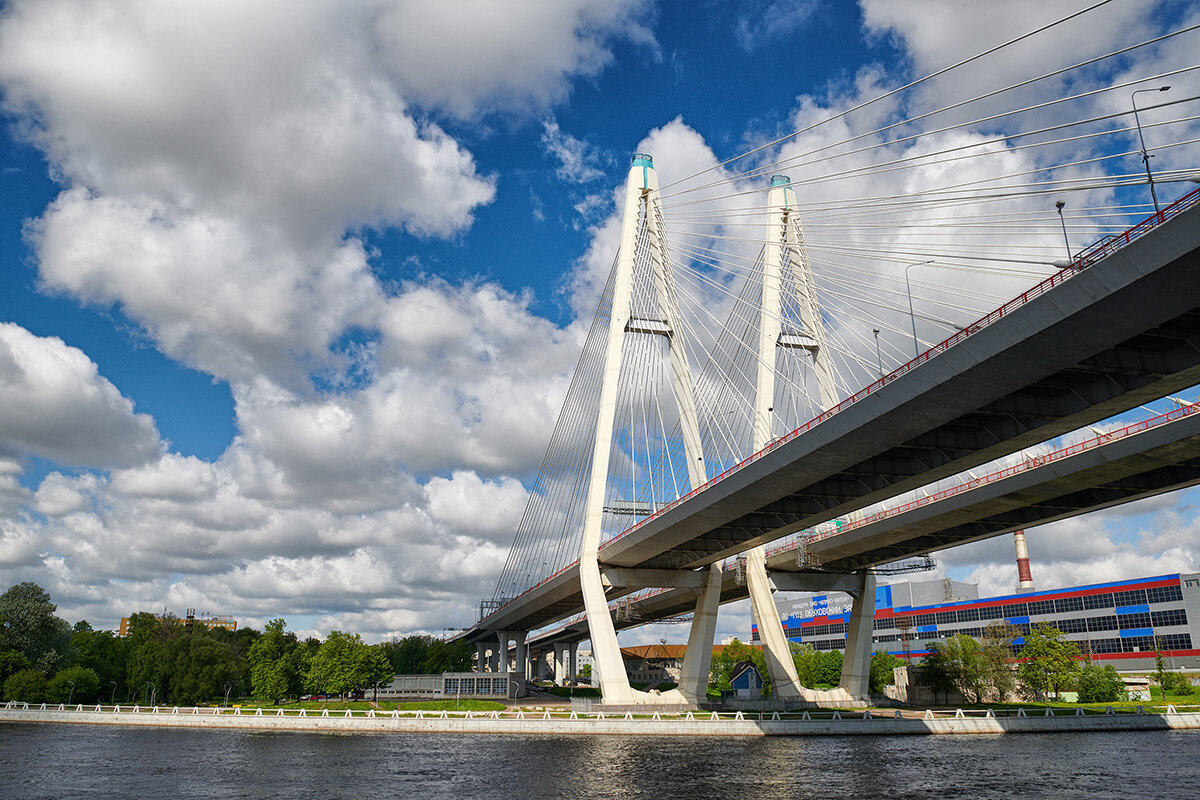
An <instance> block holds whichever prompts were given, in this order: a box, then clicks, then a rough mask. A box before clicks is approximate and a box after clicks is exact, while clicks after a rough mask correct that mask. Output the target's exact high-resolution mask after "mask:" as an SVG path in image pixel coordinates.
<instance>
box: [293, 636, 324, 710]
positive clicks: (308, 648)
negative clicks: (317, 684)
mask: <svg viewBox="0 0 1200 800" xmlns="http://www.w3.org/2000/svg"><path fill="white" fill-rule="evenodd" d="M320 649H321V640H320V639H317V638H316V637H313V636H310V637H308V638H307V639H305V640H304V641H303V642H297V643H296V646H295V647H293V648H292V649H291V651H290V652H289V653H288V654H287V661H288V694H289V695H291V696H293V697H299V696H300V694H301V692H303V691H304V690H305V687H306V686H307V685H308V673H309V670H310V669H311V667H312V660H313V658H314V657H315V656H316V654H317V651H319V650H320Z"/></svg>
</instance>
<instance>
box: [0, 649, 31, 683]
mask: <svg viewBox="0 0 1200 800" xmlns="http://www.w3.org/2000/svg"><path fill="white" fill-rule="evenodd" d="M32 666H33V664H31V663H29V659H28V658H26V657H25V654H24V653H18V652H17V651H16V650H11V649H8V650H0V685H2V684H3V683H4V681H6V680H8V676H10V675H13V674H15V673H17V672H20V671H21V670H23V669H29V668H31V667H32Z"/></svg>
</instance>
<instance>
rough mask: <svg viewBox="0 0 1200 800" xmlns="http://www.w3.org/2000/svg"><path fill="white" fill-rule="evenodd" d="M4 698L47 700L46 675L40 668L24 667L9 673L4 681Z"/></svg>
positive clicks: (32, 701)
mask: <svg viewBox="0 0 1200 800" xmlns="http://www.w3.org/2000/svg"><path fill="white" fill-rule="evenodd" d="M4 699H5V700H20V701H23V702H26V703H44V702H46V675H45V674H44V673H43V672H42V671H41V670H40V669H23V670H20V671H19V672H15V673H13V674H12V675H9V676H8V680H6V681H5V682H4Z"/></svg>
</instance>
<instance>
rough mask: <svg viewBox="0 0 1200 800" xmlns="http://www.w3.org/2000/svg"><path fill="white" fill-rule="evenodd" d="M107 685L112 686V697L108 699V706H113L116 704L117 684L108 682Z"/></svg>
mask: <svg viewBox="0 0 1200 800" xmlns="http://www.w3.org/2000/svg"><path fill="white" fill-rule="evenodd" d="M109 683H111V684H112V687H113V690H112V696H110V697H109V698H108V704H109V705H113V704H115V703H116V702H117V682H116V681H109Z"/></svg>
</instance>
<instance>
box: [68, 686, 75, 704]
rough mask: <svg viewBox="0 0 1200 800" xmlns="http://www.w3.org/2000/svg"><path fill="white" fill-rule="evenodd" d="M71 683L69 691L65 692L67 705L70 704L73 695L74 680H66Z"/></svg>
mask: <svg viewBox="0 0 1200 800" xmlns="http://www.w3.org/2000/svg"><path fill="white" fill-rule="evenodd" d="M67 683H69V684H71V691H70V692H68V693H67V705H71V699H72V698H74V697H75V681H67Z"/></svg>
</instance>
